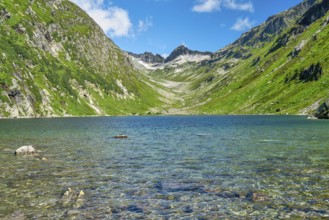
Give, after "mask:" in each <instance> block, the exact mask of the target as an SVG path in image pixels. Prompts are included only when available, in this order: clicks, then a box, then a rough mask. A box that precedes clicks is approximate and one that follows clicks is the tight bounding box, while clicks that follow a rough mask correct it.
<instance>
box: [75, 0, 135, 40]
mask: <svg viewBox="0 0 329 220" xmlns="http://www.w3.org/2000/svg"><path fill="white" fill-rule="evenodd" d="M71 1H72V2H74V3H75V4H77V5H78V6H80V7H81V8H82V9H83V10H85V11H86V12H87V13H88V14H89V15H90V17H92V18H93V19H94V20H95V22H96V23H97V24H98V25H99V26H100V27H101V28H102V29H103V31H104V32H105V33H106V34H108V35H110V37H127V36H129V33H130V31H131V28H132V23H131V21H130V19H129V14H128V11H126V10H124V9H122V8H119V7H114V6H113V7H112V6H111V7H108V8H104V6H103V5H104V0H71Z"/></svg>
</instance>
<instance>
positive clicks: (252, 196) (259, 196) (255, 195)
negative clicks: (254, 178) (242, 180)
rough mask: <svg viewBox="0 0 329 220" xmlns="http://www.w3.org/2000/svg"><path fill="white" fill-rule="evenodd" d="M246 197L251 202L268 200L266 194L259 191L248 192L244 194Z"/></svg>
mask: <svg viewBox="0 0 329 220" xmlns="http://www.w3.org/2000/svg"><path fill="white" fill-rule="evenodd" d="M246 199H248V200H250V201H252V202H266V201H268V200H269V198H268V196H267V195H265V194H264V193H261V192H252V191H250V192H248V193H247V195H246Z"/></svg>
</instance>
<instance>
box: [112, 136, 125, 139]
mask: <svg viewBox="0 0 329 220" xmlns="http://www.w3.org/2000/svg"><path fill="white" fill-rule="evenodd" d="M113 138H117V139H125V138H128V136H127V135H116V136H114V137H113Z"/></svg>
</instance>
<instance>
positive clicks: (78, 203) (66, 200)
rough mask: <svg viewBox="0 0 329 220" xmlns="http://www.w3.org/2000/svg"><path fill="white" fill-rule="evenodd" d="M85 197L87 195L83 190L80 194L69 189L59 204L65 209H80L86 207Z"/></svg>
mask: <svg viewBox="0 0 329 220" xmlns="http://www.w3.org/2000/svg"><path fill="white" fill-rule="evenodd" d="M84 196H85V193H84V192H83V191H82V190H80V192H79V191H76V190H72V189H71V188H68V189H67V191H66V192H65V193H64V195H63V196H62V198H61V199H60V200H59V203H61V204H62V205H63V206H64V207H68V206H72V207H73V208H77V209H78V208H80V207H82V206H83V205H84V202H85V199H84Z"/></svg>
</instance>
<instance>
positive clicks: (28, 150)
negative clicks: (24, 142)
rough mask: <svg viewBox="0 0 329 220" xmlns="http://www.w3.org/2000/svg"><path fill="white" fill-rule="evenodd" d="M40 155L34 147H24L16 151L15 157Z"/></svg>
mask: <svg viewBox="0 0 329 220" xmlns="http://www.w3.org/2000/svg"><path fill="white" fill-rule="evenodd" d="M38 153H39V152H38V151H37V150H36V149H35V148H34V147H32V145H29V146H22V147H20V148H18V149H17V150H16V151H15V155H36V154H38Z"/></svg>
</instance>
